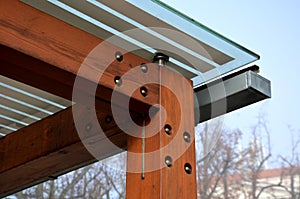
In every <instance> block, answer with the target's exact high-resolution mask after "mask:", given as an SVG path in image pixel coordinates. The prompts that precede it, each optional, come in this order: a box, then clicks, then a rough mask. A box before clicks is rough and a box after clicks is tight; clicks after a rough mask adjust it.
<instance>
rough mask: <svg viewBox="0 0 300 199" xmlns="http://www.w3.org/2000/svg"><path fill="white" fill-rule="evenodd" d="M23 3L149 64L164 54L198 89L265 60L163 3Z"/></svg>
mask: <svg viewBox="0 0 300 199" xmlns="http://www.w3.org/2000/svg"><path fill="white" fill-rule="evenodd" d="M22 1H23V2H25V3H27V4H29V5H31V6H33V7H35V8H37V9H40V10H42V11H44V12H46V13H48V14H50V15H53V16H54V17H57V18H59V19H61V20H63V21H65V22H67V23H69V24H72V25H74V26H76V27H78V28H80V29H82V30H84V31H86V32H89V33H91V34H93V35H95V36H97V37H99V38H101V39H104V40H105V39H109V41H110V42H111V43H113V44H114V45H117V46H119V47H121V48H124V49H126V50H128V51H132V52H133V53H135V54H137V55H139V56H141V57H143V58H145V59H147V60H148V61H149V62H151V61H152V58H153V54H154V53H155V52H162V53H164V54H166V55H168V56H170V58H171V59H170V62H169V63H168V67H170V68H172V69H174V70H177V71H179V72H180V73H182V74H183V75H184V76H186V77H187V78H190V79H192V80H193V82H194V86H195V87H197V86H199V85H201V84H203V83H205V82H206V81H208V80H211V79H213V78H216V77H218V76H221V75H224V74H226V73H228V72H230V71H232V70H236V69H238V68H240V67H242V66H244V65H246V64H249V63H251V62H253V61H256V60H257V59H259V56H258V55H256V54H255V53H253V52H251V51H250V50H248V49H246V48H244V47H242V46H240V45H238V44H237V43H235V42H233V41H232V40H229V39H227V38H225V37H224V36H222V35H220V34H218V33H216V32H215V31H213V30H211V29H209V28H207V27H206V26H204V25H202V24H200V23H199V22H197V21H195V20H193V19H191V18H190V17H188V16H187V15H185V14H183V13H180V12H178V11H177V10H175V9H173V8H172V7H170V6H168V5H167V4H165V3H163V2H161V1H158V0H143V1H141V0H118V1H111V0H76V1H74V0H39V1H36V0H22ZM158 27H159V28H158ZM116 35H117V37H118V39H111V37H116ZM120 39H121V40H122V42H120Z"/></svg>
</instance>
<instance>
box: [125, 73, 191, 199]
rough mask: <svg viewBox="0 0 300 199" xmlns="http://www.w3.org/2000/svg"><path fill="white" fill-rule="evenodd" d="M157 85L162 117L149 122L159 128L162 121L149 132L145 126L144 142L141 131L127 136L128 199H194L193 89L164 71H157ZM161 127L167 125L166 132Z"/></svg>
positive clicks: (159, 115) (179, 78) (182, 80)
mask: <svg viewBox="0 0 300 199" xmlns="http://www.w3.org/2000/svg"><path fill="white" fill-rule="evenodd" d="M161 82H162V83H161V85H162V86H161V90H160V100H159V101H158V104H160V105H161V106H162V107H164V109H165V114H164V113H163V112H159V113H158V114H156V115H155V116H154V118H152V119H151V122H155V121H156V122H158V124H156V126H159V123H160V122H159V121H164V118H165V120H166V122H165V123H164V124H162V126H161V127H162V129H161V130H160V131H158V132H153V131H154V129H153V128H149V126H146V127H145V132H144V133H145V139H144V141H143V137H141V136H143V135H142V134H143V130H141V129H140V130H139V132H136V133H137V135H138V136H140V137H128V143H127V148H128V155H127V157H128V159H127V178H126V198H128V199H143V198H149V197H151V198H164V199H173V198H183V199H191V198H197V194H196V193H197V188H196V184H197V183H196V159H195V157H196V156H195V141H194V110H193V107H194V100H193V99H194V98H193V87H192V84H191V82H190V81H188V80H186V79H185V78H184V77H183V76H181V75H179V74H177V73H173V72H171V71H168V70H167V69H166V68H161ZM161 110H162V109H161ZM165 124H168V125H169V126H166V127H167V128H169V130H170V131H167V133H166V132H165V130H164V129H165V128H164V125H165ZM153 133H156V134H153ZM143 148H144V149H143ZM143 150H144V153H143ZM167 164H168V165H167ZM143 172H145V173H144V174H143ZM143 177H144V178H143Z"/></svg>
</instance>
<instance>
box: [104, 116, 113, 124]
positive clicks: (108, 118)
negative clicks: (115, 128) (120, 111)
mask: <svg viewBox="0 0 300 199" xmlns="http://www.w3.org/2000/svg"><path fill="white" fill-rule="evenodd" d="M111 122H112V116H110V115H108V116H106V117H105V123H106V124H109V123H111Z"/></svg>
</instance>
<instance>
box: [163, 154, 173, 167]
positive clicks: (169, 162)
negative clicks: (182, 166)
mask: <svg viewBox="0 0 300 199" xmlns="http://www.w3.org/2000/svg"><path fill="white" fill-rule="evenodd" d="M165 163H166V165H167V166H168V167H172V165H173V160H172V158H171V157H170V156H166V157H165Z"/></svg>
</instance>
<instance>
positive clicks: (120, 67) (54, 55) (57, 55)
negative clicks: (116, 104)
mask: <svg viewBox="0 0 300 199" xmlns="http://www.w3.org/2000/svg"><path fill="white" fill-rule="evenodd" d="M0 44H1V45H2V47H1V51H0V53H1V54H0V57H1V59H2V60H1V61H2V62H4V64H3V65H4V66H5V69H4V70H2V68H3V67H1V74H4V75H6V76H12V77H14V78H15V79H17V80H22V81H24V82H25V83H28V84H31V85H35V86H36V85H38V84H40V82H41V81H40V80H38V79H42V78H45V79H46V80H45V81H46V83H44V85H43V90H49V91H52V92H55V89H53V88H51V85H52V84H51V83H50V82H53V83H57V84H60V85H61V87H56V88H59V89H60V91H59V92H57V93H66V94H64V95H65V97H66V98H67V99H70V96H71V95H70V91H71V90H72V87H73V82H74V79H75V77H76V75H77V72H78V70H79V68H80V67H81V65H82V64H83V63H84V60H85V58H87V56H88V55H89V54H90V52H91V51H92V50H93V49H94V48H95V47H96V46H98V45H99V44H101V45H100V47H98V49H97V52H98V53H97V54H96V55H95V54H94V57H92V58H91V59H89V61H88V62H89V63H85V64H86V67H87V69H88V70H87V71H88V72H87V73H85V74H84V75H81V76H82V77H83V78H85V79H87V80H91V81H92V82H94V83H97V84H99V85H100V89H102V90H104V91H105V92H106V93H105V94H104V95H103V93H102V94H99V95H97V97H99V98H102V99H104V100H106V101H110V94H109V92H111V91H112V90H113V89H114V87H115V82H114V78H115V77H116V76H122V75H124V74H125V73H126V72H128V71H129V70H131V69H133V68H134V67H137V66H140V64H142V63H147V60H144V59H142V58H140V57H138V56H136V55H134V54H132V53H126V51H125V50H124V49H120V48H118V47H116V46H113V45H111V44H109V43H107V42H103V40H101V39H99V38H97V37H95V36H93V35H91V34H89V33H87V32H84V31H82V30H79V29H77V28H75V27H73V26H71V25H69V24H67V23H65V22H63V21H61V20H58V19H56V18H54V17H52V16H50V15H47V14H45V13H43V12H41V11H39V10H37V9H34V8H32V7H30V6H28V5H26V4H24V3H22V2H20V1H19V0H3V1H1V2H0ZM3 46H7V47H9V48H11V49H14V50H16V51H19V52H22V53H24V54H25V55H29V56H30V57H34V58H36V59H37V60H31V61H30V62H28V59H27V58H26V57H24V56H23V55H24V54H23V55H22V54H18V53H17V58H16V57H14V55H16V53H12V51H9V52H8V50H7V49H5V47H3ZM7 52H8V53H7ZM116 52H121V53H123V54H124V58H123V61H121V62H118V61H116V60H115V53H116ZM5 63H10V65H7V64H5ZM40 63H43V64H42V65H39V64H40ZM31 64H32V65H31ZM16 71H18V74H19V75H18V74H17V73H16ZM23 71H24V74H28V75H23ZM99 72H101V73H103V75H102V77H101V78H100V77H99V78H100V80H99V81H97V82H95V80H94V79H95V77H94V74H95V73H99ZM30 74H32V75H30ZM20 75H21V77H19V76H20ZM24 76H26V77H24ZM35 76H38V77H35ZM32 77H34V78H33V80H36V79H37V80H36V81H35V82H33V80H27V79H24V78H29V79H31V78H32ZM47 80H48V81H47ZM127 81H128V84H129V85H131V86H132V87H136V86H137V85H141V84H142V83H143V81H144V80H143V79H139V78H136V79H128V80H127ZM52 87H53V86H52ZM62 89H64V90H67V91H66V92H62ZM148 89H149V91H150V92H151V93H152V95H151V96H149V97H148V98H147V100H145V99H144V97H142V96H141V95H136V96H131V97H132V98H133V99H135V100H136V101H138V102H143V103H146V101H147V103H150V104H151V102H152V101H155V99H156V98H157V95H158V87H157V85H152V86H149V88H148ZM100 93H101V92H100Z"/></svg>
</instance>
